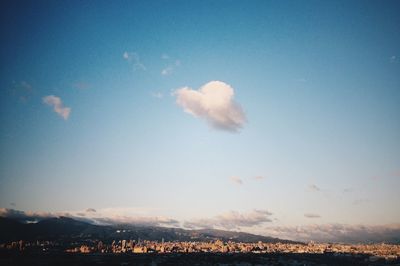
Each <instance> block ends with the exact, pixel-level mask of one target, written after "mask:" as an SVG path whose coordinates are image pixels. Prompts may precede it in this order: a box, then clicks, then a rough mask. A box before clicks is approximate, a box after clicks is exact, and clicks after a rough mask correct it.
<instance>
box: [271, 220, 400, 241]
mask: <svg viewBox="0 0 400 266" xmlns="http://www.w3.org/2000/svg"><path fill="white" fill-rule="evenodd" d="M264 234H265V235H269V236H272V237H279V238H283V239H291V240H297V241H317V242H344V243H360V242H364V243H365V242H382V241H385V242H386V241H387V242H390V241H399V240H400V224H390V225H369V226H368V225H348V224H312V225H302V226H272V227H267V228H266V229H265V231H264Z"/></svg>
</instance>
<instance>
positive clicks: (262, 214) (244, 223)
mask: <svg viewBox="0 0 400 266" xmlns="http://www.w3.org/2000/svg"><path fill="white" fill-rule="evenodd" d="M271 215H272V213H270V212H269V211H267V210H253V211H250V212H246V213H240V212H237V211H230V212H226V213H223V214H220V215H217V216H215V217H213V218H208V219H207V218H206V219H195V220H191V221H186V222H185V223H184V225H183V226H184V227H186V228H192V229H194V228H216V229H228V230H232V229H241V228H242V227H254V226H259V225H262V224H264V223H266V222H271V221H272V220H271V219H270V216H271Z"/></svg>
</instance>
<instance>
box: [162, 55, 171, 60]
mask: <svg viewBox="0 0 400 266" xmlns="http://www.w3.org/2000/svg"><path fill="white" fill-rule="evenodd" d="M161 59H164V60H168V59H169V55H167V54H162V55H161Z"/></svg>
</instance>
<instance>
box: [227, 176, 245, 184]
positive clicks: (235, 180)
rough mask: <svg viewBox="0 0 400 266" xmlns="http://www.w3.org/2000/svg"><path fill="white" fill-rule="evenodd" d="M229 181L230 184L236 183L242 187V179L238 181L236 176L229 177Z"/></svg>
mask: <svg viewBox="0 0 400 266" xmlns="http://www.w3.org/2000/svg"><path fill="white" fill-rule="evenodd" d="M229 179H230V180H231V181H232V182H234V183H236V184H239V185H242V184H243V181H242V179H240V177H238V176H231V177H230V178H229Z"/></svg>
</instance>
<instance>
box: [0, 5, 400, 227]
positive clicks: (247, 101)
mask: <svg viewBox="0 0 400 266" xmlns="http://www.w3.org/2000/svg"><path fill="white" fill-rule="evenodd" d="M0 10H1V11H0V12H1V16H0V17H1V35H2V44H1V45H0V51H1V52H0V60H1V68H0V73H1V74H0V86H1V88H2V89H1V91H0V101H1V107H0V108H1V114H0V123H1V127H0V203H1V204H0V205H1V206H0V207H3V208H12V209H18V210H21V211H46V212H52V213H57V212H63V211H68V212H70V213H72V212H77V211H80V210H85V209H87V208H94V209H96V210H97V212H98V213H101V210H108V211H107V212H105V213H107V215H111V216H112V215H118V212H124V210H125V211H127V212H128V213H129V216H132V217H137V216H141V217H170V218H173V219H176V220H178V221H180V222H182V223H183V222H184V221H191V222H193V221H196V224H197V225H199V224H200V223H199V221H200V220H202V221H203V222H204V221H206V224H207V223H208V225H209V224H212V222H214V224H216V226H217V227H218V226H220V227H221V224H222V227H223V223H222V222H220V220H221V219H222V218H221V217H224V218H223V219H222V221H226V219H232V220H235V221H238V220H240V219H242V220H240V221H242V222H245V221H247V220H252V221H253V223H249V225H248V226H243V224H245V223H238V225H237V227H236V229H241V230H245V231H254V232H259V233H264V232H266V231H265V230H266V229H265V228H270V227H274V226H297V225H304V226H306V225H309V224H321V225H324V224H330V223H339V224H345V225H358V224H366V225H371V226H372V225H384V224H394V223H399V222H400V209H399V208H398V206H397V205H398V202H400V196H399V193H398V187H399V185H400V141H399V140H400V118H399V114H400V90H399V89H400V49H399V47H400V30H399V25H400V17H399V16H398V14H399V11H400V5H399V3H398V2H396V1H384V2H382V1H324V2H322V1H116V2H113V3H111V2H109V1H84V2H83V3H82V2H80V1H68V2H65V1H9V2H7V1H6V2H2V4H1V8H0ZM211 81H221V82H223V83H221V84H222V85H221V84H220V85H221V86H222V87H223V88H228V87H229V88H231V89H232V91H233V93H234V95H233V96H232V97H231V98H229V103H227V105H226V106H225V107H226V108H225V107H224V108H225V109H218V110H217V111H216V112H217V113H211V112H210V110H211V109H207V108H205V107H204V108H205V109H204V108H203V107H201V108H203V109H196V108H197V107H198V105H195V104H198V103H197V102H193V101H192V100H193V99H192V98H190V97H192V96H193V97H197V96H199V95H200V94H199V92H201V91H198V90H199V89H200V88H201V87H202V86H204V85H206V84H210V83H209V82H211ZM225 85H226V86H227V87H226V86H225ZM210 86H211V85H210ZM217 87H218V86H217ZM182 88H186V90H187V91H186V92H188V94H187V95H186V94H185V95H186V96H185V95H183V94H180V93H182V90H181V89H182ZM210 88H211V87H210ZM213 88H214V87H212V88H211V89H210V90H213ZM216 90H219V91H221V93H222V92H223V93H225V92H228V91H229V89H226V91H223V89H221V88H220V87H218V88H217V89H216ZM196 95H197V96H196ZM221 95H222V94H221ZM49 96H52V97H50V98H46V97H49ZM180 96H182V97H183V98H182V102H178V99H179V97H180ZM189 96H190V97H189ZM188 97H189V98H188ZM199 97H200V98H201V97H203V96H199ZM210 97H211V96H210ZM213 97H214V96H213ZM215 97H217V98H218V97H219V96H218V95H217V96H215ZM215 97H214V98H212V99H211V98H207V99H208V100H210V99H211V100H212V101H214V100H218V99H216V98H215ZM200 98H199V99H200ZM196 99H197V98H196ZM201 99H203V100H202V103H204V102H205V101H207V100H206V98H201ZM185 106H186V109H185ZM68 108H69V109H68ZM238 108H239V109H238ZM185 110H186V112H185ZM221 110H222V111H221ZM238 110H242V111H243V113H240V111H238ZM188 111H189V112H190V111H191V112H192V114H190V113H188ZM236 111H238V112H239V113H236V115H237V116H234V119H236V118H237V119H239V120H237V121H239V122H237V123H236V124H235V123H234V124H230V125H231V126H232V125H233V126H232V127H230V128H225V129H224V128H222V129H221V127H218V126H216V124H215V121H216V120H215V119H216V117H217V116H218V118H221V117H222V119H228V118H232V117H233V116H231V117H228V116H226V115H227V112H228V113H230V114H231V112H236ZM193 112H194V113H193ZM193 114H194V115H193ZM224 121H225V120H224ZM221 123H222V124H223V123H225V122H221ZM221 123H220V124H219V125H222V124H221ZM224 125H225V124H224ZM257 176H258V177H262V178H255V177H257ZM110 210H115V212H113V211H110ZM111 213H112V214H111ZM99 215H100V214H99ZM104 215H106V214H104ZM127 215H128V214H127ZM310 217H313V218H310ZM218 219H219V220H218ZM224 219H225V220H224ZM246 219H247V220H246ZM257 219H259V220H257ZM216 220H218V221H219V222H215V221H216ZM230 229H231V228H230Z"/></svg>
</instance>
